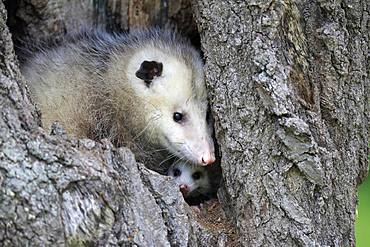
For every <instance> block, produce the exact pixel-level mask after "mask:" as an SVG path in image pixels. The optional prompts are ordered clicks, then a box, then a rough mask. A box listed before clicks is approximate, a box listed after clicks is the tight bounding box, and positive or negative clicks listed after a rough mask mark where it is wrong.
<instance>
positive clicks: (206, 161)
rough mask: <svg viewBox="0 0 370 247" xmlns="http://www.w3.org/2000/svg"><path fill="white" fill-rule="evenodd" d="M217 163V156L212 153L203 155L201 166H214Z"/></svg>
mask: <svg viewBox="0 0 370 247" xmlns="http://www.w3.org/2000/svg"><path fill="white" fill-rule="evenodd" d="M215 161H216V158H215V155H214V154H211V153H207V154H204V155H203V157H202V163H201V164H202V165H203V166H206V165H210V164H212V163H213V162H215Z"/></svg>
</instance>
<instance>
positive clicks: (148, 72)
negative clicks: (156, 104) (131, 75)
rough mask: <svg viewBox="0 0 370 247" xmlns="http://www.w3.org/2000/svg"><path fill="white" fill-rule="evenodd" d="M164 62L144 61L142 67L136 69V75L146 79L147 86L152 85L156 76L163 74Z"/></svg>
mask: <svg viewBox="0 0 370 247" xmlns="http://www.w3.org/2000/svg"><path fill="white" fill-rule="evenodd" d="M162 70H163V64H162V63H158V62H156V61H150V62H149V61H144V62H142V63H141V65H140V69H139V70H138V71H136V73H135V75H136V76H137V77H138V78H140V79H142V80H144V81H145V83H146V85H147V87H149V86H150V83H151V82H152V80H153V78H154V76H161V74H162Z"/></svg>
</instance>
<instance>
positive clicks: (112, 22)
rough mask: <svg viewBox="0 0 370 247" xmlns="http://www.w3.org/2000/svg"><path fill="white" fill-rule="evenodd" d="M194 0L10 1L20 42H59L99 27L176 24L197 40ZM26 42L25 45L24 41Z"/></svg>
mask: <svg viewBox="0 0 370 247" xmlns="http://www.w3.org/2000/svg"><path fill="white" fill-rule="evenodd" d="M190 2H191V1H190V0H176V1H168V0H120V1H117V0H93V1H91V0H78V1H69V0H33V1H29V0H6V1H5V4H6V7H7V9H8V12H9V21H8V25H9V27H10V31H11V32H12V34H13V35H14V36H15V37H14V38H15V41H16V42H19V41H20V42H22V41H27V40H32V41H36V42H37V41H45V40H47V39H49V40H52V41H58V39H60V38H61V37H63V36H64V35H65V34H66V33H71V32H72V33H73V32H76V31H78V30H80V29H81V28H91V27H94V28H96V27H98V28H103V29H108V30H110V31H123V30H129V29H130V28H140V27H147V26H166V25H176V26H178V27H180V28H179V29H180V30H181V31H182V32H183V33H184V34H185V35H187V36H189V37H190V38H191V39H192V41H193V42H195V43H196V44H198V42H199V35H198V33H197V28H196V24H195V22H194V20H193V15H192V9H191V3H190ZM23 45H24V44H23Z"/></svg>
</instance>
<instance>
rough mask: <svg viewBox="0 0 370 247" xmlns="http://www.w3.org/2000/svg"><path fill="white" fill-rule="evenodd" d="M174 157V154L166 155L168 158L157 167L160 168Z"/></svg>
mask: <svg viewBox="0 0 370 247" xmlns="http://www.w3.org/2000/svg"><path fill="white" fill-rule="evenodd" d="M174 157H176V155H175V154H170V155H168V156H167V157H166V159H164V160H163V161H162V162H161V163H159V166H161V165H162V164H163V163H165V162H166V161H168V160H170V159H172V158H174Z"/></svg>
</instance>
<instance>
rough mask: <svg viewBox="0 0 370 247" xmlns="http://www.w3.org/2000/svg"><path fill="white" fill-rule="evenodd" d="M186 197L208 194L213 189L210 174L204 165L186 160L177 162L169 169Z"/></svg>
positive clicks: (169, 173) (170, 174)
mask: <svg viewBox="0 0 370 247" xmlns="http://www.w3.org/2000/svg"><path fill="white" fill-rule="evenodd" d="M167 175H168V176H171V177H173V178H174V180H175V182H176V184H177V185H178V186H179V188H180V191H181V193H182V195H183V196H184V198H187V197H195V196H200V195H203V196H205V195H207V194H208V193H209V192H210V191H211V184H210V181H209V176H208V173H207V171H206V169H205V168H204V167H201V166H197V165H192V164H189V163H185V162H180V163H175V164H173V165H172V166H171V167H170V168H169V169H168V173H167Z"/></svg>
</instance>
